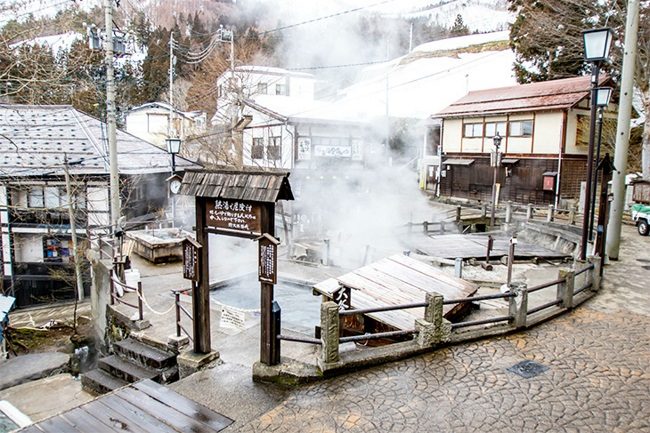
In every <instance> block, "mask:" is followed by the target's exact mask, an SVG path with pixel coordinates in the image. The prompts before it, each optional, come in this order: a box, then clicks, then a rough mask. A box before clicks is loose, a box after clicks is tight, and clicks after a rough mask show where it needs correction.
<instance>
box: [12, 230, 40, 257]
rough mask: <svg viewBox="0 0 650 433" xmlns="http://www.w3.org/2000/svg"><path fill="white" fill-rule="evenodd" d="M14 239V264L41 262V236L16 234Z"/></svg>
mask: <svg viewBox="0 0 650 433" xmlns="http://www.w3.org/2000/svg"><path fill="white" fill-rule="evenodd" d="M14 239H15V242H16V244H15V254H16V262H42V261H43V235H39V234H26V233H20V234H18V233H16V234H14Z"/></svg>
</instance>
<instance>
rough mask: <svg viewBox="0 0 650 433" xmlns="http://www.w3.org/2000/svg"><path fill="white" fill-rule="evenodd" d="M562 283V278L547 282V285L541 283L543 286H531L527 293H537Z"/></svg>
mask: <svg viewBox="0 0 650 433" xmlns="http://www.w3.org/2000/svg"><path fill="white" fill-rule="evenodd" d="M563 282H564V278H558V279H557V280H553V281H551V282H548V283H543V284H540V285H537V286H533V287H531V288H530V289H528V293H533V292H537V291H539V290H542V289H546V288H547V287H552V286H555V285H557V284H560V283H563Z"/></svg>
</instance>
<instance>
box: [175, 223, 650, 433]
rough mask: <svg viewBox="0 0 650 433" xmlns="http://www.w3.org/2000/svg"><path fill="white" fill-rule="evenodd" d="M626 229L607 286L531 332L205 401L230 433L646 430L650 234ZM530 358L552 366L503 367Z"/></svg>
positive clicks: (649, 410)
mask: <svg viewBox="0 0 650 433" xmlns="http://www.w3.org/2000/svg"><path fill="white" fill-rule="evenodd" d="M624 239H625V241H626V244H625V248H623V249H622V254H621V260H620V261H618V262H614V263H613V264H612V265H611V266H609V267H608V272H610V273H609V277H608V278H607V280H606V286H605V288H604V290H603V292H602V293H600V294H599V295H597V296H596V297H595V298H594V299H592V300H591V301H589V302H587V303H586V304H583V305H582V306H581V307H579V308H577V309H576V310H574V311H573V312H572V313H570V314H567V315H564V316H561V317H559V318H556V319H555V320H552V321H550V322H547V323H544V324H542V325H540V326H538V327H536V328H533V329H530V330H528V331H527V332H525V333H517V334H512V335H510V336H507V337H503V338H496V339H489V340H481V341H477V342H473V343H469V344H463V345H458V346H453V347H449V348H446V349H443V350H439V351H437V352H435V353H431V354H428V355H424V356H419V357H415V358H412V359H409V360H405V361H400V362H394V363H391V364H388V365H385V366H382V367H377V368H373V369H370V370H363V371H359V372H356V373H351V374H348V375H345V376H341V377H338V378H334V379H331V380H328V381H324V382H320V383H316V384H312V385H307V386H303V387H299V388H296V389H293V390H290V391H287V392H286V393H284V394H283V395H282V396H280V397H276V398H277V404H273V405H271V406H268V407H271V409H270V410H268V407H267V408H266V409H265V410H264V411H263V412H258V413H261V415H255V414H254V412H250V411H248V410H247V411H248V413H249V414H248V415H247V414H246V413H243V412H244V411H241V413H237V412H238V411H237V409H236V408H230V410H229V409H227V408H224V407H223V405H220V404H219V401H215V400H214V399H212V400H210V399H207V400H206V401H204V404H206V405H209V406H211V407H212V408H214V409H216V410H220V409H221V410H223V411H224V412H223V413H224V414H226V415H228V416H231V417H233V418H234V419H235V420H236V422H235V423H234V424H233V425H232V426H231V427H230V428H229V429H228V431H233V432H234V431H237V432H271V431H272V432H334V431H350V432H400V433H406V432H426V431H444V432H458V431H479V432H491V431H498V432H501V433H502V432H511V431H512V432H524V431H553V432H555V431H559V432H564V431H566V432H650V332H649V331H648V330H649V329H650V315H649V314H648V312H649V311H650V308H649V307H650V302H649V300H648V292H649V291H650V288H649V285H650V284H649V283H648V282H649V281H650V269H647V268H646V267H644V266H643V265H647V264H649V263H645V262H643V260H645V259H648V258H650V257H648V256H649V255H648V253H647V251H648V248H647V247H648V246H649V245H650V242H649V241H650V239H649V238H641V237H640V236H636V235H635V234H634V233H633V232H632V229H631V228H630V227H627V228H625V231H624ZM641 251H643V253H642V254H645V259H644V258H643V257H641V256H639V252H641ZM633 252H636V253H635V254H636V255H632V253H633ZM639 259H641V260H639ZM524 360H533V361H536V362H538V363H540V364H542V365H544V366H545V367H548V369H547V370H546V371H544V372H542V373H541V374H539V375H538V376H536V377H532V378H529V379H525V378H523V377H520V376H518V375H516V374H515V373H512V372H510V371H508V370H507V368H509V367H512V366H513V365H515V364H517V363H518V362H520V361H524ZM206 379H207V377H206ZM189 386H191V384H189V383H188V384H187V386H183V385H181V386H179V391H180V392H183V389H184V388H185V389H186V392H188V393H191V394H193V395H192V397H193V398H194V399H196V400H197V401H201V397H200V395H201V394H202V393H200V392H197V393H194V392H191V391H190V390H189ZM194 386H196V384H194ZM201 386H202V387H203V386H205V384H201ZM215 386H218V385H217V384H215ZM254 405H255V404H254V403H253V406H254ZM220 406H221V407H220ZM229 411H231V413H228V412H229Z"/></svg>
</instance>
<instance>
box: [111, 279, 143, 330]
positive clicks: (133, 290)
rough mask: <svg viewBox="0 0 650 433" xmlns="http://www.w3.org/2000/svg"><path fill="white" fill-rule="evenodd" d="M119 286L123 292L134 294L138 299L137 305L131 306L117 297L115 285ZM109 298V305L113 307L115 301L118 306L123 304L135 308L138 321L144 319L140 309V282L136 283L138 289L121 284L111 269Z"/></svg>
mask: <svg viewBox="0 0 650 433" xmlns="http://www.w3.org/2000/svg"><path fill="white" fill-rule="evenodd" d="M116 284H117V285H119V286H120V287H122V288H123V289H124V291H125V292H129V293H136V294H137V297H138V305H134V304H131V303H129V302H126V301H124V300H122V299H120V298H119V297H118V296H117V293H115V285H116ZM110 297H111V305H115V302H116V301H117V302H118V303H119V304H124V305H127V306H129V307H131V308H135V309H136V310H138V320H143V319H144V314H143V308H142V282H140V281H138V287H131V286H127V285H126V283H123V282H121V281H120V280H119V279H118V278H117V277H116V276H115V271H114V270H113V269H111V273H110Z"/></svg>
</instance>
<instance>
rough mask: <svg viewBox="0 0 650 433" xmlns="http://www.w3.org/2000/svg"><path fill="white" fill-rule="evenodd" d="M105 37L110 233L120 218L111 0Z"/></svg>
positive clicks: (107, 0) (106, 6)
mask: <svg viewBox="0 0 650 433" xmlns="http://www.w3.org/2000/svg"><path fill="white" fill-rule="evenodd" d="M104 10H105V20H106V37H105V39H104V50H105V54H106V123H107V126H108V155H109V165H110V197H111V200H110V203H111V206H110V207H111V233H114V232H115V230H116V229H117V221H118V219H119V218H120V177H119V174H118V167H117V135H116V129H117V122H116V120H115V82H114V78H113V0H104Z"/></svg>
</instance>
